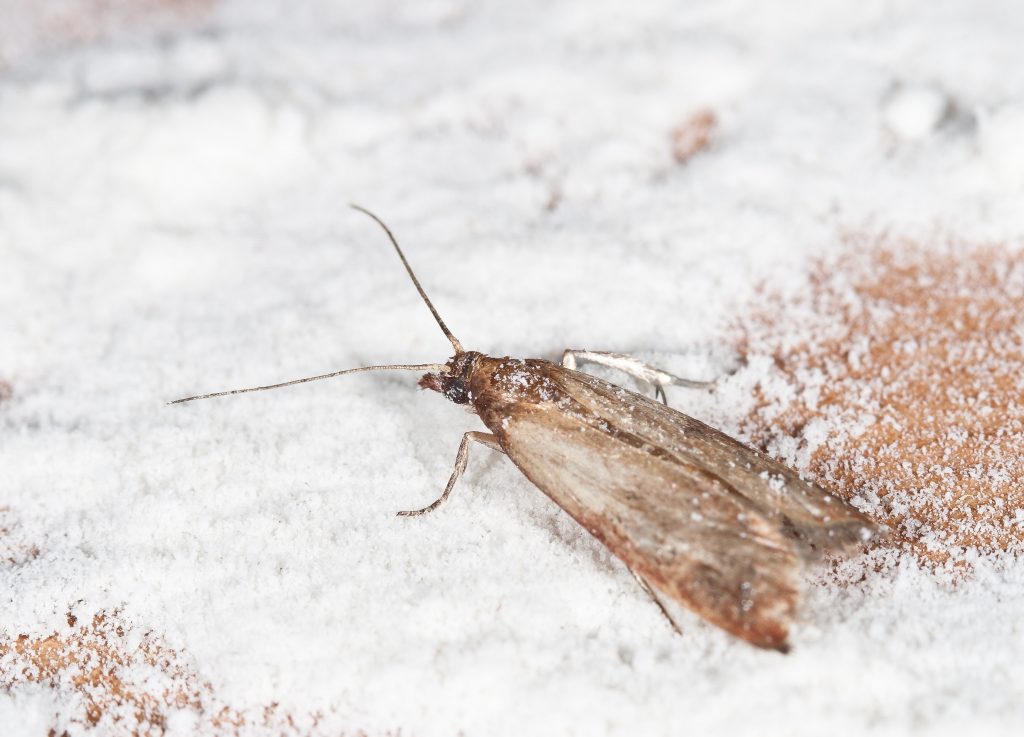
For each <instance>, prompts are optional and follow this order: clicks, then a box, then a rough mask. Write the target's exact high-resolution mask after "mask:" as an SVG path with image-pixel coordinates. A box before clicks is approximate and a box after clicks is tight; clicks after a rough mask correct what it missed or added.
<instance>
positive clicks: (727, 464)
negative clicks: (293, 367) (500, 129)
mask: <svg viewBox="0 0 1024 737" xmlns="http://www.w3.org/2000/svg"><path fill="white" fill-rule="evenodd" d="M356 209H359V210H362V208H356ZM362 211H363V212H367V211H365V210H362ZM367 214H368V215H370V217H373V218H374V220H376V221H377V222H378V223H379V224H380V225H381V227H383V228H384V230H385V231H386V232H387V234H388V236H389V237H390V238H391V240H392V243H393V245H394V246H395V249H396V251H397V252H398V255H399V257H400V258H401V259H402V262H403V264H404V265H405V267H406V269H407V270H408V272H409V275H410V276H411V277H412V279H413V282H414V284H415V285H416V288H417V289H418V290H419V292H420V295H421V296H422V297H423V299H424V301H425V302H426V303H427V306H428V307H429V308H430V310H431V312H432V313H433V314H434V317H435V319H436V320H437V322H438V324H439V326H440V327H441V329H442V331H443V332H444V333H445V335H446V336H447V337H448V338H449V340H450V341H451V343H452V345H453V347H454V348H455V355H454V356H453V357H452V358H451V359H449V360H448V362H447V363H445V364H443V365H437V364H420V365H401V366H380V367H366V368H361V369H349V370H346V371H339V372H334V373H332V374H324V375H322V376H317V377H310V378H308V379H299V380H296V381H292V382H284V383H283V384H275V385H271V386H269V387H253V388H251V389H241V390H234V391H229V392H217V393H215V394H212V395H203V396H202V397H188V398H186V399H183V400H177V401H178V402H184V401H190V400H192V399H198V398H207V397H211V396H220V395H223V394H233V393H239V392H245V391H257V390H262V389H266V388H276V387H278V386H285V385H289V384H293V383H302V382H305V381H312V380H315V379H319V378H327V377H330V376H337V375H342V374H346V373H352V372H355V371H365V370H375V369H390V368H402V369H426V370H427V371H428V372H427V373H426V374H424V375H423V376H422V378H421V379H420V381H419V385H420V386H421V387H422V388H425V389H431V390H433V391H436V392H440V393H441V394H443V395H444V396H445V397H446V398H447V399H449V400H451V401H452V402H454V403H456V404H461V405H468V406H469V407H471V408H472V410H473V411H474V412H475V413H476V414H477V415H478V416H479V417H480V419H481V420H482V421H483V424H484V425H485V426H486V427H487V429H488V430H489V431H490V433H489V434H488V433H481V432H470V433H466V435H465V436H464V437H463V441H462V445H461V446H460V448H459V454H458V457H457V459H456V467H455V471H454V473H453V474H452V476H451V478H450V479H449V481H448V485H447V487H446V488H445V490H444V494H443V495H442V496H441V497H440V498H439V499H438V500H437V501H435V502H434V503H433V504H431V505H430V506H429V507H426V508H424V509H422V510H417V511H416V512H407V513H400V514H421V513H424V512H427V511H430V510H432V509H434V508H436V507H437V506H438V505H439V504H440V503H442V502H443V501H444V500H445V499H447V497H448V495H449V493H450V492H451V490H452V487H453V486H454V484H455V482H456V481H457V480H458V478H459V476H460V475H461V473H462V471H463V470H464V469H465V467H466V463H467V459H468V447H469V441H470V440H476V441H478V442H481V443H483V444H485V445H488V446H490V447H492V448H494V449H496V450H500V451H502V452H504V453H505V454H506V455H507V456H508V457H509V459H510V460H511V461H512V462H513V463H514V464H515V465H516V467H517V468H519V470H520V471H522V472H523V474H524V475H525V476H526V477H527V478H528V479H529V480H530V481H531V482H532V483H533V484H534V485H535V486H537V487H538V488H539V489H540V490H541V491H543V492H544V493H545V494H547V495H548V496H549V497H550V498H551V499H552V500H553V501H554V502H555V503H556V504H558V505H559V506H560V507H561V508H562V509H564V510H565V511H566V512H567V513H568V514H569V515H571V516H572V517H573V519H575V520H576V521H577V522H578V523H579V524H580V525H582V526H583V527H584V528H585V529H586V530H587V531H588V532H590V533H591V534H592V535H593V536H594V537H596V538H597V539H598V540H599V541H601V543H603V544H604V545H605V546H606V547H608V549H609V550H610V551H611V552H612V553H614V554H615V555H616V556H617V557H618V558H620V559H621V560H622V561H623V562H624V563H625V564H626V566H628V567H629V569H630V570H631V571H632V572H633V573H634V575H636V576H637V578H638V579H639V580H640V582H641V584H642V585H643V586H644V587H645V589H647V590H648V592H649V593H651V594H652V596H654V597H655V601H656V602H657V603H658V605H659V607H661V608H662V611H663V612H664V613H665V614H666V616H669V615H668V613H667V611H666V610H665V608H664V606H663V605H662V604H661V602H660V600H659V599H658V598H657V595H656V594H655V593H654V591H653V590H652V589H654V590H656V591H658V592H660V593H662V594H664V595H665V596H667V597H669V598H670V599H672V600H673V601H675V602H677V603H678V604H682V605H683V606H685V607H687V608H689V609H690V610H692V611H693V612H695V613H696V614H698V615H700V616H701V617H703V618H704V619H706V620H707V621H709V622H711V623H712V624H714V625H716V626H718V627H721V628H722V629H724V630H726V631H727V632H730V633H731V634H733V635H735V636H737V637H740V638H742V639H744V640H746V641H747V642H749V643H751V644H753V645H756V646H758V647H763V648H771V649H775V650H780V651H783V652H785V651H786V650H787V649H788V638H789V630H790V627H791V625H792V622H793V619H794V616H795V612H796V606H797V600H798V597H799V584H800V573H801V569H802V564H803V563H804V562H805V561H807V560H810V559H813V558H815V557H816V556H817V555H819V554H820V553H821V552H823V551H832V552H842V551H846V550H850V549H853V548H856V547H858V546H860V545H862V544H863V543H864V542H866V541H867V540H868V539H870V538H871V537H872V536H874V535H875V534H877V532H878V530H877V528H876V527H875V526H874V525H873V524H872V523H871V522H870V521H869V520H868V519H867V518H866V517H865V516H864V515H862V514H861V513H860V512H858V511H857V510H856V509H854V508H853V507H852V506H850V505H849V504H847V503H845V502H843V501H842V500H840V499H839V498H837V497H834V496H832V495H831V494H829V493H828V492H826V491H825V490H824V489H822V488H821V487H819V486H817V485H815V484H812V483H808V482H806V481H803V480H802V479H800V477H799V476H798V475H797V474H796V473H795V472H794V471H792V470H791V469H789V468H787V467H786V466H784V465H782V464H781V463H778V462H777V461H774V460H772V459H771V458H769V457H768V456H766V455H764V454H763V453H760V452H759V451H756V450H754V449H752V448H749V447H748V446H746V445H744V444H743V443H741V442H739V441H738V440H735V439H734V438H732V437H730V436H728V435H726V434H725V433H722V432H720V431H719V430H716V429H714V428H712V427H709V426H708V425H705V424H704V423H702V422H700V421H698V420H695V419H693V418H692V417H689V416H687V415H685V414H683V413H681V412H677V411H675V410H673V409H671V408H669V407H668V406H666V405H664V404H662V403H660V402H658V401H655V400H653V399H650V398H648V397H645V396H643V395H641V394H638V393H636V392H631V391H628V390H626V389H623V388H621V387H619V386H616V385H615V384H612V383H610V382H607V381H604V380H602V379H598V378H596V377H594V376H591V375H589V374H585V373H582V372H579V371H576V370H574V369H573V368H570V367H568V366H566V365H558V364H555V363H552V362H550V361H545V360H542V359H525V360H524V359H517V358H509V357H504V358H492V357H490V356H486V355H484V354H482V353H478V352H475V351H466V350H464V349H463V348H462V345H461V344H460V343H459V341H458V340H457V339H456V338H455V337H454V335H452V334H451V332H450V331H449V330H448V328H447V326H445V324H444V322H443V321H442V320H441V318H440V316H439V315H438V313H437V311H436V310H435V309H434V307H433V305H432V304H431V303H430V300H429V299H428V298H427V296H426V294H425V293H424V292H423V289H422V287H421V286H420V285H419V282H418V281H417V280H416V277H415V275H414V274H413V273H412V269H411V268H410V267H409V265H408V262H406V260H405V257H404V255H403V254H402V252H401V249H400V248H399V247H398V243H397V242H396V241H395V239H394V236H392V235H391V232H390V230H388V228H387V226H385V225H384V224H383V222H381V221H380V220H379V219H378V218H377V217H376V216H374V215H372V213H369V212H367ZM570 354H578V355H580V356H582V357H583V358H584V359H585V360H602V361H604V362H606V363H607V364H608V365H610V366H615V367H619V368H622V366H624V365H625V366H626V368H624V369H623V370H626V371H629V372H631V373H634V375H637V376H640V377H641V378H643V379H644V380H647V381H650V382H651V383H654V385H655V386H656V387H657V388H658V389H659V390H661V387H662V384H663V383H677V384H683V385H690V386H694V385H696V382H688V381H686V380H683V379H678V377H672V376H671V375H670V374H666V373H665V372H661V371H659V370H657V369H654V368H653V367H650V366H647V365H646V364H640V363H639V362H635V361H632V362H630V359H628V358H627V357H625V356H620V355H618V354H594V353H589V352H586V351H577V352H572V351H567V352H566V357H569V356H570ZM600 357H603V358H600ZM666 377H667V378H666ZM670 619H671V617H670ZM673 625H674V622H673Z"/></svg>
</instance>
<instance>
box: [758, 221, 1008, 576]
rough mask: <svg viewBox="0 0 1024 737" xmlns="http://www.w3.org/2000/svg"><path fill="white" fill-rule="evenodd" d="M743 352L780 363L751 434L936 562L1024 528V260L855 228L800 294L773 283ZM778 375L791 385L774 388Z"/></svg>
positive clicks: (1002, 250) (995, 547) (997, 249)
mask: <svg viewBox="0 0 1024 737" xmlns="http://www.w3.org/2000/svg"><path fill="white" fill-rule="evenodd" d="M765 291H766V298H765V299H764V301H763V302H762V303H761V304H760V305H759V308H758V309H757V310H756V313H757V317H756V319H754V320H752V321H750V322H747V323H745V325H744V327H743V328H742V332H743V340H742V346H743V349H742V350H743V352H744V353H745V354H746V355H747V357H748V358H749V359H753V357H754V356H757V355H769V356H771V357H772V358H773V360H774V367H775V368H774V372H773V374H774V375H773V376H771V377H770V378H769V379H768V380H766V381H765V382H763V383H762V392H761V401H760V402H759V405H758V407H757V408H756V409H755V411H754V412H752V413H751V414H750V416H749V417H748V418H747V420H746V427H745V430H746V431H747V432H748V433H749V435H750V436H751V437H753V438H754V439H755V441H756V442H758V443H760V444H761V445H762V446H763V447H772V446H773V445H774V446H775V447H776V449H778V448H779V447H781V445H780V443H782V442H784V441H785V439H786V438H792V437H796V438H799V439H800V442H801V444H802V449H803V450H804V451H805V452H809V471H810V472H811V474H812V475H813V476H815V477H816V478H817V479H819V480H821V481H823V482H824V483H825V484H826V485H830V486H832V487H833V488H834V489H835V490H836V491H837V492H838V493H839V494H840V495H841V496H843V497H844V498H846V499H850V498H853V497H858V498H859V499H861V500H862V501H866V502H867V504H868V507H869V511H870V513H871V514H872V516H873V517H874V518H875V519H876V520H878V521H881V522H883V523H885V524H887V525H889V526H890V528H891V529H892V533H893V540H894V541H895V542H896V543H898V544H903V545H905V546H907V547H909V548H911V549H912V550H914V551H915V552H916V553H917V554H918V555H919V556H920V557H921V558H922V559H925V560H929V561H932V562H935V563H944V562H947V561H950V560H957V559H961V558H962V557H963V556H964V555H965V554H966V553H967V552H968V551H978V552H981V553H993V552H999V551H1005V550H1011V549H1016V548H1018V547H1020V543H1021V539H1022V537H1024V260H1022V258H1021V253H1020V251H1019V250H1018V249H1017V248H1013V247H1009V246H1005V245H988V246H982V247H966V246H963V245H959V246H945V247H942V248H925V247H923V246H921V245H919V244H916V243H912V242H900V241H893V240H891V239H882V240H881V241H876V242H870V241H867V240H865V239H863V238H861V239H851V240H850V243H849V249H847V251H846V252H845V253H844V255H842V256H841V257H839V258H838V259H834V260H831V261H827V262H826V261H822V262H820V263H819V264H818V265H817V267H816V269H815V270H814V272H813V274H812V276H811V277H810V280H809V283H808V285H807V288H806V290H804V291H802V292H801V293H799V294H798V295H797V296H793V294H790V295H789V296H783V294H782V293H781V292H779V291H777V290H776V291H773V290H772V289H770V288H769V289H766V290H765ZM780 387H785V390H784V391H780V390H779V388H780Z"/></svg>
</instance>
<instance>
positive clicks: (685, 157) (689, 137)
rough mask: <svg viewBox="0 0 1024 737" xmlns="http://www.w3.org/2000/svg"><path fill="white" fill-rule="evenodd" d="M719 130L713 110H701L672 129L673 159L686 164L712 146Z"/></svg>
mask: <svg viewBox="0 0 1024 737" xmlns="http://www.w3.org/2000/svg"><path fill="white" fill-rule="evenodd" d="M717 128H718V117H717V116H716V115H715V114H714V113H713V112H712V111H711V110H700V111H698V112H696V113H694V114H693V115H691V116H690V117H689V118H687V119H686V120H684V121H683V122H682V123H680V124H679V125H677V126H676V127H675V128H673V129H672V133H671V136H670V138H671V142H672V158H673V159H675V161H676V163H677V164H685V163H686V162H687V161H689V160H690V159H692V158H693V157H694V156H696V155H697V154H699V153H700V152H701V151H703V150H704V149H706V148H707V147H708V146H710V145H711V142H712V140H714V136H715V131H716V130H717Z"/></svg>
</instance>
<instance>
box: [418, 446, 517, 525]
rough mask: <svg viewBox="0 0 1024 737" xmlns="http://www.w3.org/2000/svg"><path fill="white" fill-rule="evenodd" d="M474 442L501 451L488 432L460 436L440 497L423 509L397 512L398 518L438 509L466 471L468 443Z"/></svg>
mask: <svg viewBox="0 0 1024 737" xmlns="http://www.w3.org/2000/svg"><path fill="white" fill-rule="evenodd" d="M470 440H475V441H476V442H478V443H482V444H483V445H486V446H487V447H489V448H492V449H494V450H498V451H500V450H501V446H500V445H499V444H498V439H497V438H496V437H494V436H493V435H491V434H490V433H489V432H477V431H473V432H467V433H466V434H465V435H463V436H462V442H461V443H459V452H458V453H457V454H456V456H455V469H454V470H453V471H452V475H451V478H449V479H448V485H447V486H445V487H444V493H443V494H441V496H440V497H438V498H437V499H435V500H434V502H433V503H431V504H430V505H428V506H426V507H424V508H423V509H413V510H411V511H408V512H398V516H399V517H416V516H418V515H421V514H426V513H427V512H433V511H434V510H435V509H437V508H438V507H440V506H441V505H442V504H443V503H444V502H445V500H446V499H447V498H448V495H449V494H451V493H452V489H454V488H455V482H456V481H458V480H459V478H460V477H461V476H462V474H463V472H464V471H465V470H466V464H467V463H468V462H469V441H470Z"/></svg>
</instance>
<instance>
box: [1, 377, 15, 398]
mask: <svg viewBox="0 0 1024 737" xmlns="http://www.w3.org/2000/svg"><path fill="white" fill-rule="evenodd" d="M13 396H14V387H12V386H11V385H10V384H8V383H7V382H6V381H4V380H3V379H0V403H3V402H6V401H8V400H9V399H10V398H11V397H13Z"/></svg>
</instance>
